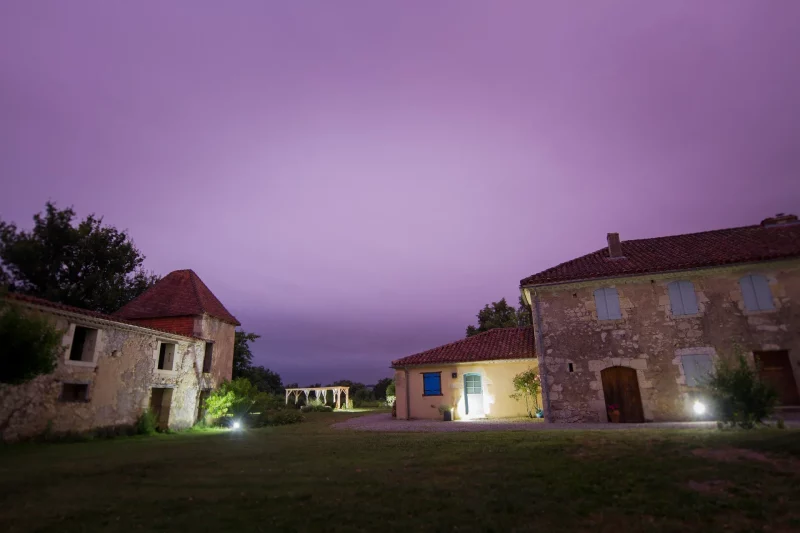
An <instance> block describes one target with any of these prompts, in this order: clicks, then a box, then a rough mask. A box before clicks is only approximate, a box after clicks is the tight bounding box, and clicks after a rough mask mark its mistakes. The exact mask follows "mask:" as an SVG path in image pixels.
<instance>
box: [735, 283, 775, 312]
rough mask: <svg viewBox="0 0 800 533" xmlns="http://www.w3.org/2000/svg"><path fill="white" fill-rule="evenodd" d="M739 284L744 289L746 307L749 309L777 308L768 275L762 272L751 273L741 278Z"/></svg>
mask: <svg viewBox="0 0 800 533" xmlns="http://www.w3.org/2000/svg"><path fill="white" fill-rule="evenodd" d="M739 286H740V287H741V289H742V298H743V299H744V308H745V309H747V310H748V311H767V310H769V309H775V305H774V304H773V303H772V292H771V291H770V290H769V282H768V281H767V278H766V277H764V276H762V275H761V274H749V275H747V276H744V277H743V278H742V279H740V280H739Z"/></svg>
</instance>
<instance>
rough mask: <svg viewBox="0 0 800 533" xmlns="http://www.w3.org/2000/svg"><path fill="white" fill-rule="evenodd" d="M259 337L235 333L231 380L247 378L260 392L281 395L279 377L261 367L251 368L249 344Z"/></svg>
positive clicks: (251, 356)
mask: <svg viewBox="0 0 800 533" xmlns="http://www.w3.org/2000/svg"><path fill="white" fill-rule="evenodd" d="M259 338H261V335H256V334H255V333H247V332H246V331H237V332H236V336H235V339H234V342H233V379H237V378H247V379H248V380H250V382H251V383H252V384H253V385H254V386H255V387H256V388H257V389H258V390H259V391H261V392H268V393H270V394H281V393H283V381H282V380H281V376H280V375H279V374H278V373H276V372H273V371H272V370H270V369H269V368H265V367H263V366H253V352H252V351H251V350H250V343H251V342H255V341H256V339H259Z"/></svg>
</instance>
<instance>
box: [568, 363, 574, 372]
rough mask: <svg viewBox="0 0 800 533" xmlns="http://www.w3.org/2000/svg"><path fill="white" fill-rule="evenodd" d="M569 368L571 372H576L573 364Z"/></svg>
mask: <svg viewBox="0 0 800 533" xmlns="http://www.w3.org/2000/svg"><path fill="white" fill-rule="evenodd" d="M567 366H568V367H569V371H570V372H575V366H574V365H573V364H572V363H569V364H568V365H567Z"/></svg>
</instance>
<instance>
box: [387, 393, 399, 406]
mask: <svg viewBox="0 0 800 533" xmlns="http://www.w3.org/2000/svg"><path fill="white" fill-rule="evenodd" d="M395 402H397V396H393V395H389V394H387V395H386V407H394V404H395Z"/></svg>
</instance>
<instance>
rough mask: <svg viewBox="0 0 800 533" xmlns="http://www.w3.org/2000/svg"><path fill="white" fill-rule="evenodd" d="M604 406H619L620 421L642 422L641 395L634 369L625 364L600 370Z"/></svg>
mask: <svg viewBox="0 0 800 533" xmlns="http://www.w3.org/2000/svg"><path fill="white" fill-rule="evenodd" d="M600 376H601V378H602V379H603V395H604V396H605V398H606V406H609V405H618V406H619V415H620V416H619V421H620V422H644V411H643V410H642V396H641V395H640V394H639V380H638V379H637V378H636V370H634V369H632V368H628V367H626V366H612V367H609V368H606V369H605V370H603V371H602V372H600Z"/></svg>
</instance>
